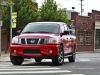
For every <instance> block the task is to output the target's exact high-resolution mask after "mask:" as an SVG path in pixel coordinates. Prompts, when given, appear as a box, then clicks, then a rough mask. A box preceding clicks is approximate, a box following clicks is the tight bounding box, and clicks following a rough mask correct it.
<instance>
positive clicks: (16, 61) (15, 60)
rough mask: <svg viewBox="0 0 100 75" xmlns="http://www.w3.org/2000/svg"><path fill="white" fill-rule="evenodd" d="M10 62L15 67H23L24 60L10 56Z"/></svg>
mask: <svg viewBox="0 0 100 75" xmlns="http://www.w3.org/2000/svg"><path fill="white" fill-rule="evenodd" d="M10 60H11V63H12V64H13V65H21V64H22V63H23V61H24V58H23V57H17V56H13V55H10Z"/></svg>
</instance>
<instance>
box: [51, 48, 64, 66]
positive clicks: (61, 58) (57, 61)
mask: <svg viewBox="0 0 100 75" xmlns="http://www.w3.org/2000/svg"><path fill="white" fill-rule="evenodd" d="M52 62H53V64H54V65H62V64H63V62H64V50H63V48H62V46H60V48H59V55H58V56H55V57H53V58H52Z"/></svg>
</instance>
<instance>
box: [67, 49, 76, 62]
mask: <svg viewBox="0 0 100 75" xmlns="http://www.w3.org/2000/svg"><path fill="white" fill-rule="evenodd" d="M75 59H76V51H75V48H74V51H73V53H72V56H70V57H68V61H69V62H75Z"/></svg>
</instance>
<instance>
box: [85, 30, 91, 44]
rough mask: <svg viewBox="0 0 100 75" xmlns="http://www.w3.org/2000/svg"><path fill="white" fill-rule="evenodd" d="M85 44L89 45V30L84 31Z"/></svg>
mask: <svg viewBox="0 0 100 75" xmlns="http://www.w3.org/2000/svg"><path fill="white" fill-rule="evenodd" d="M85 44H86V45H91V32H90V31H86V38H85Z"/></svg>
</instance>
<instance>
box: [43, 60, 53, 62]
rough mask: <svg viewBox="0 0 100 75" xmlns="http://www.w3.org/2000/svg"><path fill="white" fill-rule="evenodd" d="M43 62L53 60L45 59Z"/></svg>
mask: <svg viewBox="0 0 100 75" xmlns="http://www.w3.org/2000/svg"><path fill="white" fill-rule="evenodd" d="M43 61H44V62H45V61H52V60H51V59H44V60H43Z"/></svg>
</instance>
